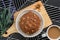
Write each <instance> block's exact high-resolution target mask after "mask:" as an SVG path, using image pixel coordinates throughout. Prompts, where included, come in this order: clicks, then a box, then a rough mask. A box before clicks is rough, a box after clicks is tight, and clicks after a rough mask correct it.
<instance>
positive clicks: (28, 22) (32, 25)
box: [19, 11, 41, 34]
mask: <svg viewBox="0 0 60 40" xmlns="http://www.w3.org/2000/svg"><path fill="white" fill-rule="evenodd" d="M40 24H41V20H40V18H39V17H38V15H36V14H35V13H34V12H32V11H29V12H28V13H26V14H24V15H23V16H22V17H21V19H20V22H19V26H20V28H21V30H22V31H23V32H24V33H26V34H33V33H35V32H36V31H38V30H39V28H40Z"/></svg>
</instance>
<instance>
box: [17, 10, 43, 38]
mask: <svg viewBox="0 0 60 40" xmlns="http://www.w3.org/2000/svg"><path fill="white" fill-rule="evenodd" d="M29 11H32V12H34V13H35V14H36V15H38V17H39V18H40V19H41V25H40V28H39V30H38V31H37V32H35V33H34V34H31V35H27V34H26V33H24V32H23V31H22V30H21V29H20V26H19V21H20V18H21V17H22V16H23V15H24V14H26V13H27V12H29ZM43 27H44V20H43V17H42V15H41V13H40V12H38V11H36V10H32V9H31V10H23V11H21V12H20V13H19V14H18V16H17V18H16V29H17V31H18V32H19V33H20V34H21V35H22V36H24V37H35V36H37V35H38V34H40V33H41V31H42V30H43Z"/></svg>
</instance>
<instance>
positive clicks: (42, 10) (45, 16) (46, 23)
mask: <svg viewBox="0 0 60 40" xmlns="http://www.w3.org/2000/svg"><path fill="white" fill-rule="evenodd" d="M37 5H40V8H38V9H36V6H37ZM28 9H29V10H30V9H33V10H37V11H38V12H40V13H41V15H42V16H43V19H44V28H46V27H48V26H49V25H51V24H52V21H51V19H50V18H49V16H48V14H47V12H46V10H45V8H44V6H43V3H42V2H41V1H38V2H36V3H34V4H32V5H30V6H28V7H26V8H24V9H22V10H19V11H16V12H15V13H14V23H13V25H12V26H11V27H10V28H9V29H8V30H7V32H8V34H3V35H2V36H4V37H8V36H9V35H10V34H12V33H14V32H17V30H16V26H15V21H16V17H17V15H18V14H19V13H22V11H23V10H28Z"/></svg>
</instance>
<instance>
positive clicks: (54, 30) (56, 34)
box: [48, 26, 60, 39]
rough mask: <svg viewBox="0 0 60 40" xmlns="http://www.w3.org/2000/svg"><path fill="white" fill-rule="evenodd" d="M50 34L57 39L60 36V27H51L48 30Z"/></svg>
mask: <svg viewBox="0 0 60 40" xmlns="http://www.w3.org/2000/svg"><path fill="white" fill-rule="evenodd" d="M48 36H49V37H50V38H52V39H57V38H58V37H59V36H60V29H59V28H58V27H55V26H53V27H51V28H50V29H49V30H48Z"/></svg>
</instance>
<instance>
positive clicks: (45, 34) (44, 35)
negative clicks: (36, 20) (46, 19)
mask: <svg viewBox="0 0 60 40" xmlns="http://www.w3.org/2000/svg"><path fill="white" fill-rule="evenodd" d="M51 27H57V28H59V29H60V27H59V26H58V25H51V26H49V27H48V29H47V32H46V33H44V34H42V37H46V36H47V37H48V38H49V39H50V40H59V39H60V36H59V37H58V38H56V39H52V38H51V37H49V35H48V31H49V29H50V28H51Z"/></svg>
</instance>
